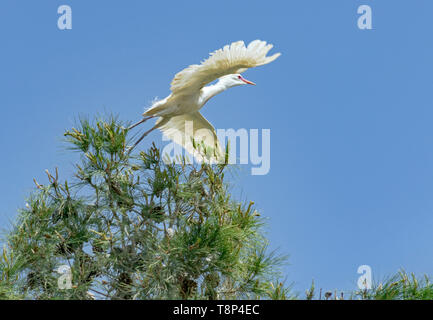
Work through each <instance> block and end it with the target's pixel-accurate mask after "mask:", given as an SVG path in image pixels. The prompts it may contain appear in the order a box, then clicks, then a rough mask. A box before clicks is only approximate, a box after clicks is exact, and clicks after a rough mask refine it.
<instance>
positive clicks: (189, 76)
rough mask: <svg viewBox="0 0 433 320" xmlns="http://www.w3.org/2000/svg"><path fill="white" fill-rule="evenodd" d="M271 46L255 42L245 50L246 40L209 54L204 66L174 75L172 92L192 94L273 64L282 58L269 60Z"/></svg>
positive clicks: (200, 65) (278, 54) (194, 67)
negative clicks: (251, 70)
mask: <svg viewBox="0 0 433 320" xmlns="http://www.w3.org/2000/svg"><path fill="white" fill-rule="evenodd" d="M272 47H273V45H272V44H266V42H265V41H260V40H254V41H252V42H250V44H249V45H248V46H247V47H246V46H245V44H244V42H243V41H237V42H233V43H232V44H230V45H226V46H224V47H223V48H222V49H218V50H216V51H215V52H213V53H211V54H210V57H209V58H208V59H206V60H204V61H203V62H202V63H201V64H193V65H190V66H189V67H188V68H186V69H183V70H182V71H180V72H179V73H177V74H176V75H175V76H174V79H173V81H172V82H171V91H172V92H173V93H174V94H176V93H182V94H185V93H192V92H196V91H197V90H200V89H201V88H203V86H205V85H206V84H208V83H210V82H212V81H214V80H216V79H218V78H220V77H222V76H224V75H227V74H233V73H242V72H244V71H245V70H247V69H248V68H253V67H257V66H261V65H264V64H267V63H270V62H272V61H274V60H275V59H277V58H278V57H279V56H280V53H276V54H274V55H272V56H269V57H267V56H266V55H267V54H268V52H269V50H271V49H272Z"/></svg>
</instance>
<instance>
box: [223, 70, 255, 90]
mask: <svg viewBox="0 0 433 320" xmlns="http://www.w3.org/2000/svg"><path fill="white" fill-rule="evenodd" d="M220 81H221V82H222V83H223V84H224V85H225V86H226V87H227V88H231V87H235V86H240V85H244V84H251V85H255V83H254V82H251V81H249V80H247V79H245V78H244V77H242V76H241V75H240V74H238V73H234V74H228V75H226V76H223V77H221V78H220Z"/></svg>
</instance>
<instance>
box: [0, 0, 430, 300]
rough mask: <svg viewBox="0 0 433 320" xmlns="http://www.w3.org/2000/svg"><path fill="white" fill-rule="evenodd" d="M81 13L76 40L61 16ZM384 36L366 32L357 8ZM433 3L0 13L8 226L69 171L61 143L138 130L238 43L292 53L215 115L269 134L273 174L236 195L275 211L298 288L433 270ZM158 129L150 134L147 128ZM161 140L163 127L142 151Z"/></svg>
mask: <svg viewBox="0 0 433 320" xmlns="http://www.w3.org/2000/svg"><path fill="white" fill-rule="evenodd" d="M62 4H67V5H70V6H71V7H72V19H73V22H72V30H67V31H60V30H59V29H58V28H57V18H58V14H57V7H58V6H60V5H62ZM363 4H368V5H370V6H371V8H372V10H373V28H374V29H373V30H363V31H361V30H359V29H358V28H357V18H358V14H357V8H358V6H360V5H363ZM432 12H433V2H431V1H427V0H425V1H422V0H417V1H408V0H407V1H399V0H393V1H391V0H388V1H385V0H381V1H377V0H375V1H373V0H362V1H354V0H328V1H322V0H316V1H312V0H296V1H295V0H293V1H218V2H215V1H208V2H204V1H170V2H168V1H124V2H122V3H121V2H116V1H110V2H108V1H77V0H63V1H48V0H47V1H22V0H14V1H12V0H7V1H6V0H4V1H1V3H0V39H1V50H0V58H1V59H0V106H1V114H2V120H3V124H2V126H0V137H1V145H2V147H3V149H2V150H3V151H2V156H1V157H0V167H1V168H2V174H1V177H2V181H1V183H0V194H1V195H2V198H3V199H2V201H0V226H3V227H6V226H7V225H8V224H9V222H10V221H11V220H13V219H14V217H15V216H16V210H17V208H19V207H22V206H23V205H24V204H25V197H26V196H27V195H28V194H29V193H30V192H31V191H32V190H33V182H32V179H33V178H36V179H37V180H39V181H41V182H44V181H46V177H45V174H44V170H45V169H47V168H48V169H51V170H52V169H54V168H55V167H56V166H58V167H59V169H60V172H61V173H63V176H64V177H68V175H70V173H71V172H72V166H71V165H72V163H73V161H74V160H75V155H72V156H71V154H70V153H69V152H67V151H66V150H65V147H64V145H63V144H62V134H63V132H64V130H65V129H66V128H70V127H71V126H72V125H73V123H74V118H76V117H77V115H79V114H85V115H90V116H92V115H95V114H98V113H100V114H101V113H102V114H103V113H104V112H113V113H117V114H120V118H121V119H123V120H129V121H135V120H138V119H139V116H140V114H141V112H142V111H143V110H144V108H145V107H147V106H148V105H149V103H150V101H151V100H152V99H153V98H154V97H156V96H158V97H161V98H162V97H165V96H166V95H168V94H169V83H170V81H171V79H172V77H173V75H174V74H175V73H176V72H178V71H180V70H181V69H183V68H184V67H186V66H187V65H189V64H193V63H199V62H200V61H201V60H202V59H204V58H206V57H207V55H208V53H209V52H211V51H214V50H215V49H218V48H220V47H222V46H223V45H225V44H227V43H230V42H232V41H236V40H244V41H246V42H249V41H251V40H254V39H263V40H266V41H268V42H270V43H273V44H274V45H275V48H274V51H273V52H281V53H282V56H281V57H280V58H279V59H278V60H276V61H275V62H273V63H272V64H269V65H267V66H264V67H260V68H256V69H253V70H249V71H247V72H246V73H245V77H246V78H247V79H249V80H252V81H254V82H256V83H257V84H258V85H257V86H255V87H250V86H243V87H237V88H233V89H230V90H229V91H227V92H224V93H223V94H221V95H219V96H217V97H215V98H213V99H212V100H211V101H210V102H209V103H208V104H207V105H206V106H205V108H204V109H203V114H204V116H205V117H206V118H207V119H209V120H210V121H211V122H212V123H213V125H214V126H215V127H216V128H235V129H238V128H247V129H251V128H258V129H265V128H269V129H271V170H270V172H269V174H267V175H265V176H251V175H250V166H249V165H244V166H241V171H240V173H239V174H238V175H237V176H236V177H235V178H234V181H233V185H234V186H235V189H234V190H236V194H238V195H239V197H240V198H242V199H251V200H254V201H255V203H256V206H257V209H258V210H260V211H261V213H262V216H265V217H268V218H269V220H268V222H269V228H268V236H269V238H270V241H271V244H272V247H278V248H280V250H281V252H284V253H287V254H289V255H290V263H291V265H290V266H288V267H287V268H285V275H286V276H287V280H288V281H289V282H292V281H293V282H294V283H295V289H296V290H298V291H301V292H303V291H304V290H305V289H306V288H307V287H308V286H309V285H310V283H311V280H312V279H314V280H315V282H316V286H317V287H321V288H323V289H324V290H328V289H332V290H333V289H344V290H350V289H355V287H356V281H357V278H358V276H359V275H358V274H357V268H358V266H360V265H363V264H367V265H370V266H371V267H372V270H373V275H374V277H375V278H376V279H380V278H382V277H384V276H386V275H388V274H390V273H393V272H396V271H397V270H398V269H399V268H405V269H407V270H408V271H413V272H415V273H417V274H423V273H428V274H430V275H433V270H432V268H433V259H432V257H433V252H432V251H433V246H432V245H431V243H432V237H433V235H432V232H431V230H432V225H433V197H432V193H433V126H432V118H433V101H432V100H433V97H432V96H431V92H432V86H433V81H432V74H433V38H432V37H431V31H430V30H432V28H433V19H431V13H432ZM148 125H149V124H148ZM151 141H156V142H157V143H158V144H159V145H163V144H162V141H161V134H160V133H159V132H155V133H152V134H151V135H149V136H148V138H147V139H146V141H145V142H143V143H142V144H141V145H140V147H141V148H145V147H146V146H147V145H149V144H150V143H151Z"/></svg>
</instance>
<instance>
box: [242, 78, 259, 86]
mask: <svg viewBox="0 0 433 320" xmlns="http://www.w3.org/2000/svg"><path fill="white" fill-rule="evenodd" d="M240 79H241V80H242V81H243V82H245V83H248V84H252V85H253V86H255V85H256V84H255V83H254V82H252V81H250V80H247V79H245V78H244V77H242V76H241V77H240Z"/></svg>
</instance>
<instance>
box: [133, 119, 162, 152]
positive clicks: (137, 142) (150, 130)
mask: <svg viewBox="0 0 433 320" xmlns="http://www.w3.org/2000/svg"><path fill="white" fill-rule="evenodd" d="M157 127H158V125H155V126H154V127H153V128H151V129H149V130H147V131H146V132H145V133H143V135H142V136H141V137H140V138H139V139H138V140H137V141H136V142H135V143H134V145H133V146H132V147H131V148H130V149H129V150H128V154H129V153H131V151H132V150H133V149H134V148H135V147H136V146H137V145H138V144H139V143H140V142H141V140H143V139H144V137H145V136H147V135H148V134H149V133H151V132H152V131H153V130H155V129H156V128H157Z"/></svg>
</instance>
